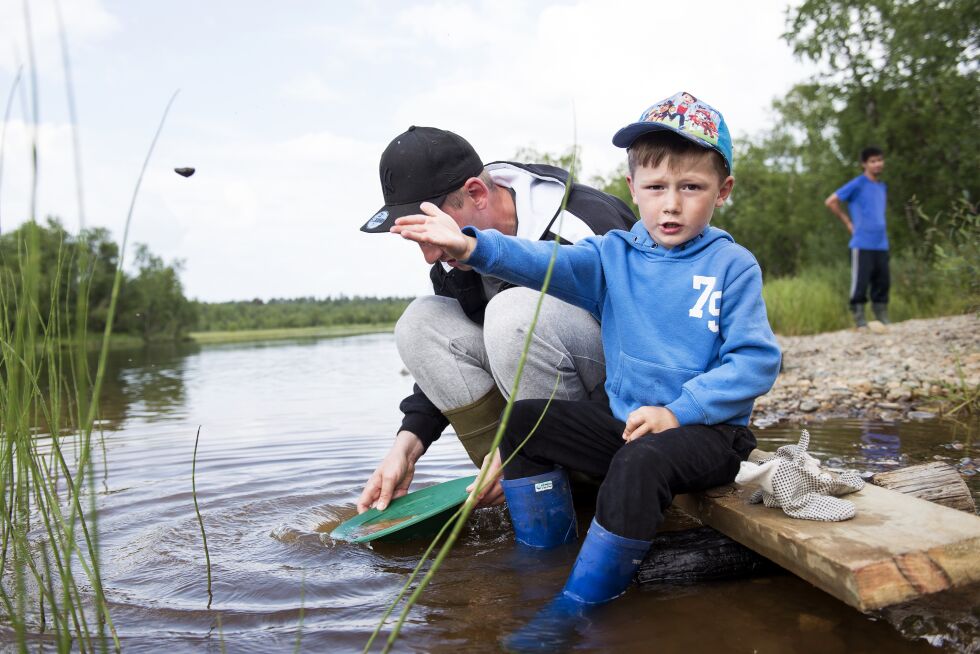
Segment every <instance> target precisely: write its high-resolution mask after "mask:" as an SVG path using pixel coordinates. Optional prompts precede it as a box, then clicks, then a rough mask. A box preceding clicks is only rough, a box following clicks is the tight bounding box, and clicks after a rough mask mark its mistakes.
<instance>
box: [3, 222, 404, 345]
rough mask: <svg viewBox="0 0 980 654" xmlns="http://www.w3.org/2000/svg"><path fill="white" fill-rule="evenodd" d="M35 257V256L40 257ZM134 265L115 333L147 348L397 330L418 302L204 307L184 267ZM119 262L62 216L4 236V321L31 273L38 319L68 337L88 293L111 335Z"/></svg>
mask: <svg viewBox="0 0 980 654" xmlns="http://www.w3.org/2000/svg"><path fill="white" fill-rule="evenodd" d="M32 244H33V245H32ZM29 252H36V253H37V256H38V259H37V260H35V259H34V258H33V257H31V256H29V255H28V253H29ZM128 260H129V261H132V265H129V266H127V268H130V269H131V270H129V271H127V272H125V273H124V274H123V277H122V280H121V282H122V283H121V285H120V289H119V302H118V305H117V307H116V315H115V320H114V325H113V333H114V334H122V335H128V336H136V337H138V338H140V339H142V340H143V341H144V342H145V343H162V342H173V341H180V340H184V339H186V338H187V336H188V334H189V333H190V332H194V331H236V330H245V329H281V328H290V327H329V326H334V325H362V324H378V323H391V324H394V323H395V321H396V320H398V317H399V316H400V315H401V314H402V311H404V310H405V307H407V306H408V303H409V302H411V301H412V298H398V297H382V298H376V297H357V296H355V297H346V296H340V297H336V298H329V297H328V298H324V299H317V298H313V297H304V298H296V299H273V300H268V301H263V300H260V299H255V300H244V301H239V302H218V303H209V302H197V301H193V300H189V299H188V298H187V297H186V295H185V294H184V287H183V284H182V283H181V280H180V273H181V270H182V268H183V262H182V261H180V260H176V261H171V262H169V263H168V262H165V261H164V260H163V259H162V258H160V257H158V256H156V255H155V254H153V253H152V252H151V251H150V249H149V248H148V247H147V246H146V245H143V244H137V245H136V246H135V247H134V248H133V253H132V254H131V255H130V257H129V258H128ZM118 263H119V246H118V245H117V244H116V243H115V242H114V241H113V240H112V235H111V234H110V233H109V231H108V230H107V229H104V228H96V229H87V230H84V231H83V232H82V233H81V234H78V235H75V234H71V233H69V232H68V231H67V230H66V229H65V228H64V225H63V224H62V223H61V222H60V221H59V220H58V219H57V218H48V220H47V223H46V224H43V225H42V224H36V223H33V222H28V223H24V224H23V225H21V226H20V227H18V228H17V229H15V230H12V231H10V232H7V233H5V234H3V235H0V320H2V319H4V317H6V319H8V320H12V317H13V316H15V315H16V306H17V303H18V301H19V298H20V297H21V296H22V295H23V288H22V284H23V279H22V271H25V270H28V269H32V270H35V271H36V272H37V277H36V279H37V292H38V300H37V301H38V307H37V309H38V314H39V315H40V316H41V317H42V320H43V321H44V323H45V324H47V325H48V329H49V330H51V329H54V328H55V327H57V333H59V334H62V335H64V336H67V335H69V334H71V333H73V331H74V326H73V325H74V321H75V320H76V306H77V301H78V296H79V290H81V291H82V292H83V293H84V296H83V297H85V298H87V302H86V303H85V304H86V311H85V321H86V327H87V330H88V331H89V332H90V333H100V332H102V330H104V329H105V323H106V319H107V317H108V308H109V303H110V299H111V294H112V282H113V278H114V277H115V274H116V267H117V265H118ZM10 327H12V325H10ZM52 333H53V332H52Z"/></svg>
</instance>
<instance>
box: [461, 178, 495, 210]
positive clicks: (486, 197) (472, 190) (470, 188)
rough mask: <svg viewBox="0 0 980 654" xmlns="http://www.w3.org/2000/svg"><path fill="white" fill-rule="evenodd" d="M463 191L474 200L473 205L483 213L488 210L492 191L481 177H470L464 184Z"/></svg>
mask: <svg viewBox="0 0 980 654" xmlns="http://www.w3.org/2000/svg"><path fill="white" fill-rule="evenodd" d="M463 190H464V191H466V196H467V197H468V198H470V199H471V200H473V204H474V205H476V208H477V209H480V210H481V211H482V210H483V209H486V208H487V205H488V204H489V203H490V189H489V188H487V185H486V184H485V183H484V182H483V180H482V179H480V178H479V177H470V178H469V179H468V180H466V181H465V182H464V183H463Z"/></svg>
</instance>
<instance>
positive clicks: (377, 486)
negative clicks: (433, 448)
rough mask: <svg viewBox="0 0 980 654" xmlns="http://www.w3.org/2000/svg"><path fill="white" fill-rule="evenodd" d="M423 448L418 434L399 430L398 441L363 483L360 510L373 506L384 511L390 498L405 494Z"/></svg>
mask: <svg viewBox="0 0 980 654" xmlns="http://www.w3.org/2000/svg"><path fill="white" fill-rule="evenodd" d="M424 451H425V448H424V447H423V445H422V441H421V440H419V437H418V436H416V435H415V434H413V433H412V432H410V431H400V432H398V436H396V437H395V444H394V445H392V446H391V449H390V450H388V454H387V455H385V458H384V459H382V461H381V463H380V464H379V465H378V468H377V469H376V470H375V471H374V473H373V474H372V475H371V477H370V479H368V481H367V484H366V485H365V486H364V490H363V491H362V492H361V497H360V499H359V500H357V512H358V513H364V512H365V511H367V510H368V509H372V508H374V509H378V510H379V511H384V510H385V509H387V508H388V504H390V503H391V500H393V499H394V498H396V497H401V496H402V495H406V494H407V493H408V486H409V485H410V484H411V483H412V478H413V477H414V476H415V462H416V461H418V460H419V458H420V457H421V456H422V453H423V452H424Z"/></svg>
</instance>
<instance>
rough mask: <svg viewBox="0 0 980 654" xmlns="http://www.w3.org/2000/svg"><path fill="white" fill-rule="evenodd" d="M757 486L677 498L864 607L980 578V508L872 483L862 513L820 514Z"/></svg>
mask: <svg viewBox="0 0 980 654" xmlns="http://www.w3.org/2000/svg"><path fill="white" fill-rule="evenodd" d="M764 455H765V453H764V452H759V451H758V450H756V452H753V456H752V457H751V458H752V460H758V458H760V457H761V456H764ZM755 488H756V487H755V486H754V485H746V486H735V485H730V486H723V487H720V488H716V489H712V490H710V491H707V492H704V493H698V494H690V495H679V496H678V497H677V498H676V499H675V502H674V503H675V505H676V506H678V507H680V508H681V509H683V510H684V511H686V512H687V513H690V514H691V515H693V516H695V517H696V518H698V519H699V520H701V521H702V522H704V523H705V524H706V525H709V526H711V527H714V528H715V529H717V530H719V531H721V532H722V533H724V534H725V535H727V536H729V537H730V538H733V539H734V540H736V541H738V542H740V543H742V544H743V545H745V546H747V547H749V548H751V549H752V550H754V551H755V552H757V553H759V554H761V555H763V556H765V557H766V558H768V559H770V560H772V561H773V562H775V563H777V564H778V565H780V566H782V567H783V568H785V569H787V570H789V571H790V572H792V573H794V574H796V575H797V576H799V577H801V578H803V579H805V580H807V581H809V582H810V583H812V584H813V585H815V586H817V587H818V588H821V589H822V590H824V591H826V592H827V593H830V594H831V595H833V596H834V597H837V598H838V599H840V600H841V601H843V602H846V603H847V604H850V605H851V606H853V607H855V608H857V609H859V610H861V611H869V610H873V609H879V608H882V607H885V606H889V605H892V604H897V603H900V602H904V601H908V600H911V599H914V598H917V597H920V596H922V595H926V594H929V593H935V592H939V591H942V590H947V589H951V588H960V587H963V586H966V585H968V584H971V583H975V582H980V518H978V517H977V516H976V515H970V514H968V513H966V512H964V511H957V510H954V509H950V508H948V507H945V506H940V505H938V504H934V503H932V502H928V501H926V500H922V499H919V498H916V497H911V496H907V495H903V494H901V493H898V492H895V491H891V490H888V489H885V488H882V487H879V486H875V485H872V484H868V485H867V486H865V488H864V489H863V490H862V491H861V492H859V493H854V494H851V495H848V496H847V499H849V500H850V501H852V502H854V504H855V506H856V507H857V516H856V517H855V518H853V519H852V520H847V521H844V522H813V521H809V520H797V519H793V518H790V517H788V516H786V515H785V514H784V513H783V512H782V511H781V510H779V509H769V508H766V507H765V506H764V505H762V504H748V503H747V498H748V497H749V496H750V495H751V494H752V492H753V491H754V490H755Z"/></svg>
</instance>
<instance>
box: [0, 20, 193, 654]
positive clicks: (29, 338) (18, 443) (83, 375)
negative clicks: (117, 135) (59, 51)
mask: <svg viewBox="0 0 980 654" xmlns="http://www.w3.org/2000/svg"><path fill="white" fill-rule="evenodd" d="M56 8H57V6H56ZM24 17H25V26H26V33H27V37H28V39H27V40H28V46H29V47H28V54H29V62H30V78H31V81H32V86H31V89H30V93H31V117H32V124H33V128H32V147H31V152H32V156H31V167H32V172H33V175H32V187H31V205H30V215H29V216H28V219H29V221H28V224H27V228H26V229H25V230H24V231H23V237H22V238H21V241H20V242H19V243H18V249H17V254H16V257H15V258H16V260H15V261H7V262H4V263H5V264H7V265H6V266H4V269H5V271H6V272H5V273H4V274H3V276H0V371H2V375H0V624H2V625H3V627H4V628H5V629H9V630H10V631H12V632H13V640H14V642H15V643H16V645H17V647H18V649H19V650H20V651H27V647H28V644H29V643H31V642H35V641H37V642H45V643H53V644H54V645H55V647H56V649H57V650H58V651H59V652H69V651H79V652H83V653H85V652H93V651H108V649H109V648H110V647H112V649H114V650H115V651H117V652H118V651H119V650H120V645H119V640H118V637H117V635H116V631H115V627H114V625H113V622H112V618H111V616H110V614H109V606H108V602H107V600H106V595H105V590H104V587H103V584H102V578H101V561H100V557H99V546H98V517H97V512H96V504H95V500H96V496H97V493H96V489H95V486H94V482H95V476H94V474H93V466H94V456H93V432H94V425H95V424H96V420H97V418H98V407H99V397H100V392H101V388H102V382H103V380H104V378H105V370H106V361H107V355H108V350H109V342H110V337H111V334H112V322H113V317H114V315H115V310H116V306H117V303H118V295H119V287H120V283H121V281H122V266H123V261H124V255H125V251H126V239H127V235H128V230H129V224H130V222H131V220H132V216H133V210H134V207H135V202H136V198H137V196H138V194H139V187H140V185H141V183H142V179H143V175H144V173H145V171H146V167H147V165H148V163H149V160H150V157H151V155H152V153H153V149H154V147H155V145H156V142H157V139H158V138H159V135H160V131H161V130H162V128H163V125H164V123H165V121H166V117H167V114H168V113H169V110H170V106H171V104H172V103H173V101H174V97H175V96H176V94H174V97H171V99H170V102H169V103H168V104H167V107H166V109H165V110H164V114H163V117H162V118H161V120H160V124H159V126H158V128H157V132H156V134H155V135H154V137H153V141H152V143H151V145H150V148H149V150H148V152H147V154H146V159H145V161H144V164H143V169H142V171H141V172H140V174H139V177H138V179H137V182H136V185H135V188H134V190H133V197H132V201H131V203H130V207H129V212H128V214H127V217H126V229H125V232H124V235H123V242H122V245H121V247H120V256H119V261H118V267H117V269H116V272H115V279H114V284H113V289H112V296H111V301H110V304H109V310H108V317H107V321H106V328H105V331H104V333H103V337H102V345H101V348H100V350H99V356H98V364H97V366H96V370H95V371H94V373H93V371H92V370H91V369H90V366H89V352H88V347H87V343H86V340H87V338H86V336H87V334H86V329H85V325H86V323H87V321H86V318H87V316H88V309H89V307H88V290H89V282H90V280H91V272H92V270H91V266H90V265H89V261H88V258H87V247H86V246H85V244H84V241H83V240H81V239H80V240H79V245H78V247H77V248H74V249H73V248H69V247H64V248H62V249H61V250H60V251H59V255H58V258H57V262H56V264H55V265H56V266H57V267H58V269H59V271H61V270H64V271H70V273H71V274H70V275H68V276H67V277H66V276H63V275H60V274H59V275H54V276H53V278H52V279H54V280H55V281H53V282H52V288H50V289H44V290H45V291H46V292H47V291H50V297H51V298H54V299H55V301H52V302H50V308H49V309H48V312H47V314H42V312H41V309H40V307H41V306H42V303H41V302H40V297H41V292H42V289H41V279H42V275H41V249H40V242H39V231H38V230H39V228H38V227H37V224H36V222H35V218H36V217H35V215H34V211H35V206H36V190H37V171H38V157H39V152H38V148H37V137H36V134H37V125H38V121H39V118H38V116H39V111H38V98H37V92H36V89H37V83H36V74H35V66H34V59H33V47H32V45H31V38H30V37H31V28H30V13H29V9H28V5H27V4H26V3H25V5H24ZM58 18H59V27H61V25H60V10H59V11H58ZM62 47H63V48H64V49H65V51H64V55H65V61H66V76H68V66H67V59H68V58H67V45H66V40H65V39H64V34H63V28H62ZM18 79H19V77H18ZM15 84H16V81H15ZM69 86H70V82H69ZM14 90H15V89H12V90H11V94H13V93H14ZM69 93H70V88H69ZM9 105H10V102H9V101H8V107H9ZM7 113H8V115H9V111H8V112H7ZM72 117H73V120H74V108H73V107H72ZM5 124H6V119H5ZM73 127H74V124H73ZM74 143H75V146H76V148H75V149H76V152H75V155H76V171H77V172H79V173H80V170H79V166H78V152H77V143H78V141H77V135H76V138H75V140H74ZM78 183H79V185H80V183H81V182H80V174H79V182H78ZM78 202H79V216H80V219H83V208H82V206H81V205H82V195H81V192H80V191H79V194H78ZM66 278H67V279H69V280H70V281H69V282H68V283H67V284H66V285H62V282H61V280H63V279H66Z"/></svg>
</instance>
